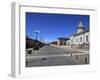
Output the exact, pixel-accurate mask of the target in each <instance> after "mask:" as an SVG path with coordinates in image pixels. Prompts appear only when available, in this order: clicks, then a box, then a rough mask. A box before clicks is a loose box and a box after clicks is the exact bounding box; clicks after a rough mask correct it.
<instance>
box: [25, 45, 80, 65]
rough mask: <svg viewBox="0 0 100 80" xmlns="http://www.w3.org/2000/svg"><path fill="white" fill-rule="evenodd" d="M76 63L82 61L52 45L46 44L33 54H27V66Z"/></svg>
mask: <svg viewBox="0 0 100 80" xmlns="http://www.w3.org/2000/svg"><path fill="white" fill-rule="evenodd" d="M66 50H67V49H66ZM77 53H78V52H77ZM76 64H80V63H79V61H78V60H76V59H74V58H73V57H72V54H70V53H69V52H66V51H63V50H62V49H59V48H56V47H52V46H44V47H42V48H40V50H38V51H35V52H34V53H32V55H31V56H26V67H35V66H56V65H76Z"/></svg>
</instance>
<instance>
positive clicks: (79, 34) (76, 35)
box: [73, 29, 89, 36]
mask: <svg viewBox="0 0 100 80" xmlns="http://www.w3.org/2000/svg"><path fill="white" fill-rule="evenodd" d="M86 32H89V29H87V30H85V31H83V32H81V33H76V34H73V35H74V36H78V35H80V34H84V33H86Z"/></svg>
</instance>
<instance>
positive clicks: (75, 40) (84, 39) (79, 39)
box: [69, 32, 90, 45]
mask: <svg viewBox="0 0 100 80" xmlns="http://www.w3.org/2000/svg"><path fill="white" fill-rule="evenodd" d="M69 42H70V45H72V44H76V45H78V44H82V43H89V42H90V35H89V32H86V33H84V34H80V35H78V36H75V37H74V36H71V37H70V41H69Z"/></svg>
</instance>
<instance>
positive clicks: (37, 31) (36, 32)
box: [34, 30, 40, 40]
mask: <svg viewBox="0 0 100 80" xmlns="http://www.w3.org/2000/svg"><path fill="white" fill-rule="evenodd" d="M34 33H35V34H36V40H37V37H38V34H39V33H40V31H39V30H35V31H34Z"/></svg>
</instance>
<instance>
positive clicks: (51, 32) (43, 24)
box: [26, 12, 89, 42]
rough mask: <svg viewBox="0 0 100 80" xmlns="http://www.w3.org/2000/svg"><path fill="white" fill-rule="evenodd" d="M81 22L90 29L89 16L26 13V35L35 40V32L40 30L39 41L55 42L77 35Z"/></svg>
mask: <svg viewBox="0 0 100 80" xmlns="http://www.w3.org/2000/svg"><path fill="white" fill-rule="evenodd" d="M80 21H82V23H83V25H84V27H85V28H89V15H74V14H52V13H31V12H26V35H27V36H29V37H30V38H33V39H35V37H36V36H35V33H34V31H35V30H39V31H40V33H39V34H38V39H39V40H42V41H46V42H50V41H54V40H56V39H57V38H58V37H69V36H70V35H71V34H73V33H75V32H76V30H77V29H76V28H77V26H78V24H79V22H80Z"/></svg>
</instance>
